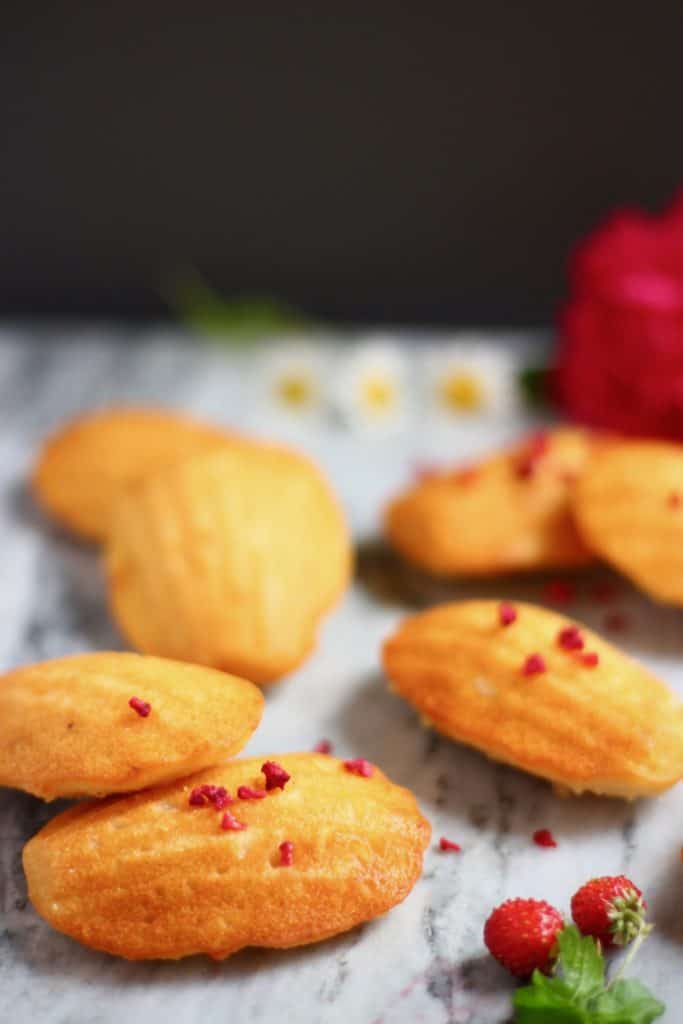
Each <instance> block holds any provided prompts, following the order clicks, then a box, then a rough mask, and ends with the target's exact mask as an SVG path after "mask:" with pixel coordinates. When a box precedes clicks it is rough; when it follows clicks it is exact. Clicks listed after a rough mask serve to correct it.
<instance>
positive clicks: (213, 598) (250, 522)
mask: <svg viewBox="0 0 683 1024" xmlns="http://www.w3.org/2000/svg"><path fill="white" fill-rule="evenodd" d="M106 564H107V570H108V576H109V584H110V591H111V605H112V608H113V611H114V614H115V616H116V618H117V620H118V622H119V624H120V626H121V628H122V630H123V632H124V633H125V635H126V636H127V637H128V639H129V640H130V642H131V643H132V644H133V646H134V647H136V648H137V649H138V650H141V651H145V652H147V653H150V654H161V655H165V656H167V657H172V658H180V659H182V660H187V661H193V662H196V663H197V664H202V665H211V666H214V667H216V668H222V669H225V670H227V671H232V672H237V673H238V674H240V675H245V676H246V677H247V678H249V679H253V680H254V681H255V682H259V683H264V682H269V681H271V680H273V679H276V678H277V677H278V676H281V675H283V674H284V673H285V672H287V671H289V670H290V669H292V668H294V667H295V666H296V665H298V664H299V663H300V662H301V661H302V660H303V659H304V658H305V657H306V655H307V654H308V653H309V651H310V649H311V647H312V646H313V644H314V642H315V635H316V629H317V626H318V622H319V620H320V618H321V616H322V615H323V614H324V612H325V611H327V610H328V609H329V608H330V606H331V605H332V604H333V603H334V601H335V600H336V599H337V598H338V596H339V595H340V593H341V591H342V590H343V589H344V587H345V585H346V583H347V581H348V577H349V573H350V565H351V549H350V543H349V537H348V532H347V528H346V525H345V522H344V519H343V516H342V514H341V511H340V509H339V506H338V504H337V502H336V499H335V498H334V496H333V495H332V492H331V490H330V488H329V486H328V485H327V483H326V481H325V480H324V479H323V477H322V476H321V474H320V473H319V472H318V470H317V469H316V468H315V467H314V466H313V464H312V463H311V462H309V461H308V460H307V459H305V458H303V457H302V456H299V455H298V454H296V453H294V452H291V451H288V450H286V449H283V448H276V447H270V446H267V445H264V444H257V443H255V442H254V443H248V442H244V443H240V444H239V445H235V446H234V447H230V448H226V449H224V450H222V451H215V452H211V453H209V454H206V455H201V456H197V457H196V458H193V459H190V460H187V461H185V462H184V463H182V464H179V465H177V466H175V467H173V468H171V469H169V470H166V471H164V472H162V473H160V474H157V475H155V476H154V477H152V478H149V479H147V480H145V481H143V482H142V483H141V484H140V485H139V486H138V487H136V488H134V489H132V490H131V491H130V492H129V493H128V494H127V495H126V496H125V497H124V498H123V499H122V500H121V501H120V502H119V504H118V506H117V509H116V513H115V515H114V517H113V520H112V530H111V534H110V537H109V542H108V548H107V557H106Z"/></svg>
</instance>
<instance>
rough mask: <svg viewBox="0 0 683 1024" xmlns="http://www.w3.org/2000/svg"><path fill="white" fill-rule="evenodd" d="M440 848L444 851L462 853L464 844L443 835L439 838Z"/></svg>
mask: <svg viewBox="0 0 683 1024" xmlns="http://www.w3.org/2000/svg"><path fill="white" fill-rule="evenodd" d="M439 849H440V850H443V851H444V852H449V851H450V852H452V853H460V851H461V850H462V846H459V845H458V843H454V842H453V840H452V839H446V837H445V836H441V839H439Z"/></svg>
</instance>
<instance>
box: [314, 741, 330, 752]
mask: <svg viewBox="0 0 683 1024" xmlns="http://www.w3.org/2000/svg"><path fill="white" fill-rule="evenodd" d="M313 753H314V754H331V753H332V744H331V743H330V741H329V740H319V741H318V742H317V743H316V745H315V746H314V747H313Z"/></svg>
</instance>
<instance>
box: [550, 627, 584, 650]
mask: <svg viewBox="0 0 683 1024" xmlns="http://www.w3.org/2000/svg"><path fill="white" fill-rule="evenodd" d="M557 642H558V644H559V645H560V647H562V648H564V650H565V651H581V650H583V648H584V646H585V641H584V639H583V637H582V636H581V631H580V629H579V627H578V626H565V628H564V629H561V630H560V632H559V633H558V634H557Z"/></svg>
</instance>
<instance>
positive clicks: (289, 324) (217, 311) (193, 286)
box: [168, 271, 311, 342]
mask: <svg viewBox="0 0 683 1024" xmlns="http://www.w3.org/2000/svg"><path fill="white" fill-rule="evenodd" d="M168 301H169V304H170V305H171V307H172V308H173V309H174V310H175V312H176V314H177V315H178V317H179V319H180V320H181V322H182V323H184V324H185V325H186V326H187V327H190V328H191V329H193V330H195V331H198V332H199V333H201V334H205V335H208V336H210V337H213V338H217V339H221V340H228V341H231V342H235V341H237V342H243V341H250V340H253V339H254V338H257V337H260V336H261V335H264V334H273V333H278V334H282V333H287V332H289V331H299V330H302V329H304V328H305V327H308V326H310V325H311V321H310V320H308V319H307V318H306V317H305V316H304V315H303V314H302V313H300V312H299V311H298V310H295V309H293V308H292V307H291V306H289V305H287V304H286V303H284V302H280V301H279V300H277V299H273V298H269V297H267V296H250V297H246V298H245V297H242V298H235V299H227V298H224V297H223V296H222V295H220V294H219V293H218V292H216V291H214V290H213V289H212V288H210V287H209V286H208V285H207V284H206V283H205V282H204V281H203V280H202V279H201V277H200V276H199V275H198V274H197V273H196V272H194V271H191V272H188V273H186V274H185V275H184V276H183V277H181V278H178V279H177V280H176V281H175V282H173V284H172V285H171V287H170V288H169V289H168Z"/></svg>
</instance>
